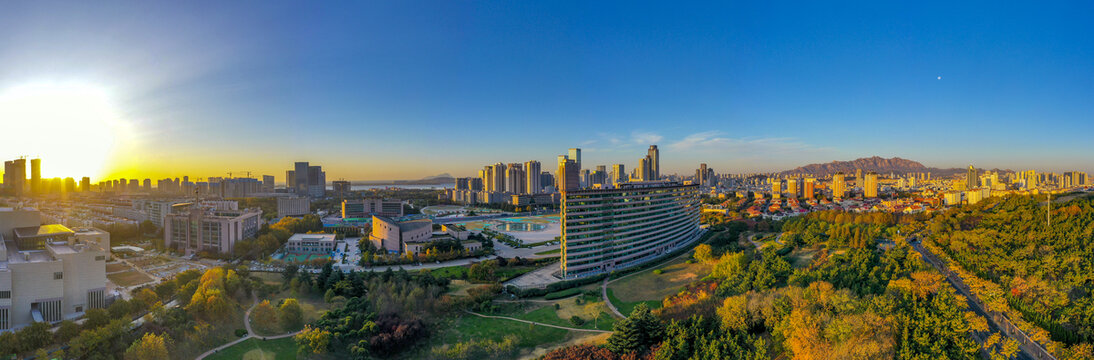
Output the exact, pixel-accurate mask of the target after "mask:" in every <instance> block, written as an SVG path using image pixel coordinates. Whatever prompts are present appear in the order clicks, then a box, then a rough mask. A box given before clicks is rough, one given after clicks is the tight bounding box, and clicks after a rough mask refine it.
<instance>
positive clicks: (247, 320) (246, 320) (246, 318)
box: [194, 298, 300, 360]
mask: <svg viewBox="0 0 1094 360" xmlns="http://www.w3.org/2000/svg"><path fill="white" fill-rule="evenodd" d="M255 306H258V298H255V300H254V304H251V307H250V308H248V309H247V312H246V313H244V314H243V327H244V328H246V329H247V335H246V336H244V337H241V338H239V339H235V340H233V341H232V342H230V343H227V344H224V345H221V346H217V347H215V348H213V349H212V350H209V351H206V352H205V353H203V354H201V355H199V356H198V357H196V358H194V359H195V360H201V359H204V358H205V357H207V356H209V355H213V354H216V353H217V352H220V351H221V350H224V349H227V348H229V347H232V346H233V345H236V344H239V343H241V342H244V341H247V339H251V338H255V339H259V340H274V339H282V338H287V337H290V336H296V334H299V333H300V331H294V332H291V333H288V334H281V335H272V336H256V335H254V334H255V332H254V330H253V329H251V310H254V309H255Z"/></svg>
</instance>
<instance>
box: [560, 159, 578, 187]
mask: <svg viewBox="0 0 1094 360" xmlns="http://www.w3.org/2000/svg"><path fill="white" fill-rule="evenodd" d="M580 173H581V172H580V171H579V170H578V167H577V161H574V160H573V159H569V158H560V159H559V162H558V179H557V180H558V181H557V182H558V191H560V192H567V191H574V190H578V189H580V188H581V180H580V179H578V177H579V176H580Z"/></svg>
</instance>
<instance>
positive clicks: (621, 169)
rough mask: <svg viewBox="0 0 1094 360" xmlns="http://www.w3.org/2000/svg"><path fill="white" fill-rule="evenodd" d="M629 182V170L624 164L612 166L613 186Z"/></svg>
mask: <svg viewBox="0 0 1094 360" xmlns="http://www.w3.org/2000/svg"><path fill="white" fill-rule="evenodd" d="M625 182H627V169H626V167H625V166H623V164H615V165H612V181H611V183H612V184H613V185H619V184H622V183H625Z"/></svg>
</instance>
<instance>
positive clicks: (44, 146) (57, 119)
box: [0, 84, 122, 180]
mask: <svg viewBox="0 0 1094 360" xmlns="http://www.w3.org/2000/svg"><path fill="white" fill-rule="evenodd" d="M0 123H3V128H4V129H6V130H9V131H12V134H13V135H14V134H17V135H15V136H4V139H3V141H2V142H3V143H0V152H2V153H4V154H3V155H6V156H7V157H8V158H12V157H15V156H28V157H31V158H33V157H40V158H42V159H43V162H42V177H44V178H52V177H69V176H71V177H75V178H76V179H77V180H79V178H80V177H82V176H90V177H92V178H93V179H98V178H99V177H100V176H102V174H103V171H105V170H106V169H105V166H106V164H107V161H108V159H109V158H110V157H111V151H112V149H113V148H114V145H115V142H116V140H118V139H116V137H117V135H118V131H119V129H121V128H122V126H121V125H122V123H121V120H120V118H119V114H118V111H117V109H116V108H115V107H114V104H113V103H112V102H111V100H110V98H109V96H108V93H107V92H106V91H105V90H104V89H103V88H101V87H97V86H92V85H84V84H35V85H25V86H20V87H14V88H10V89H6V90H3V91H0ZM27 171H28V173H27V175H28V176H29V175H30V173H29V171H30V169H27Z"/></svg>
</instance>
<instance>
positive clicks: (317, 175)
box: [307, 166, 327, 197]
mask: <svg viewBox="0 0 1094 360" xmlns="http://www.w3.org/2000/svg"><path fill="white" fill-rule="evenodd" d="M307 189H308V192H307V193H308V196H312V197H323V196H326V192H327V174H326V173H325V172H323V167H322V166H308V187H307Z"/></svg>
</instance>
